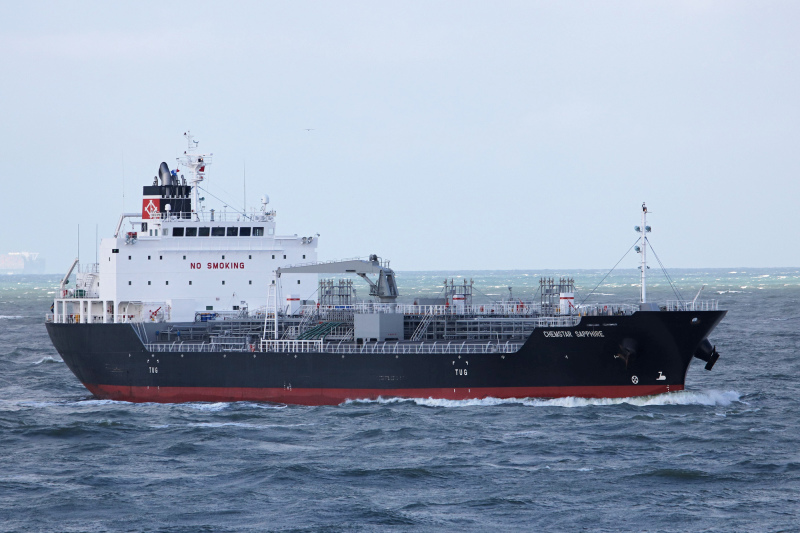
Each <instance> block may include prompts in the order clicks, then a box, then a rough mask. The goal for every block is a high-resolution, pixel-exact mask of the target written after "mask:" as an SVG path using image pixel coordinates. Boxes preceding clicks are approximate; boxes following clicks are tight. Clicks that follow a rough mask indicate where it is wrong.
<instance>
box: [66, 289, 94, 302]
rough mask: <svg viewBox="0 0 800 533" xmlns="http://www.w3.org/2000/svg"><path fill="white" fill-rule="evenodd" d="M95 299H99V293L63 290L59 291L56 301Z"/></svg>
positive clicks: (86, 290)
mask: <svg viewBox="0 0 800 533" xmlns="http://www.w3.org/2000/svg"><path fill="white" fill-rule="evenodd" d="M85 298H89V299H97V298H100V293H98V292H97V291H90V290H88V289H64V290H63V291H59V296H58V298H56V299H57V300H71V299H85Z"/></svg>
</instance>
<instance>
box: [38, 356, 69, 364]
mask: <svg viewBox="0 0 800 533" xmlns="http://www.w3.org/2000/svg"><path fill="white" fill-rule="evenodd" d="M63 362H64V360H63V359H61V358H60V357H59V358H58V359H56V358H55V357H53V356H51V355H48V356H46V357H42V358H41V359H39V360H38V361H36V362H35V363H33V364H34V365H41V364H42V363H63Z"/></svg>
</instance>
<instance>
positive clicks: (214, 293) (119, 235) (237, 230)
mask: <svg viewBox="0 0 800 533" xmlns="http://www.w3.org/2000/svg"><path fill="white" fill-rule="evenodd" d="M185 135H186V137H187V141H188V149H187V151H186V152H185V153H184V156H183V157H182V158H180V159H179V162H180V166H182V167H183V168H184V169H186V171H188V173H189V183H188V184H187V180H186V179H185V178H184V177H183V176H181V175H180V173H179V171H178V170H177V169H176V170H170V169H169V167H168V166H167V165H166V163H162V165H161V168H160V169H159V176H158V177H157V178H156V181H155V182H154V184H153V185H152V186H145V187H144V189H143V199H142V212H141V213H125V214H123V215H121V216H120V222H119V224H118V225H117V230H116V232H115V235H114V236H113V237H109V238H104V239H102V240H101V242H100V249H99V253H98V263H95V264H88V265H78V264H77V260H76V261H75V263H73V265H72V267H71V268H70V270H69V272H68V273H67V275H66V276H65V277H64V279H63V280H62V283H61V287H60V293H59V295H58V297H57V298H56V299H55V302H54V306H53V321H55V322H82V323H94V322H104V323H109V322H129V321H134V322H138V321H170V322H192V321H195V319H196V315H197V313H204V314H207V316H208V317H209V318H218V317H224V316H230V315H236V314H241V313H243V312H244V311H249V313H250V315H251V316H254V315H255V316H258V315H259V314H262V313H264V312H266V308H267V306H268V305H269V306H272V307H273V308H274V299H275V294H276V293H275V292H274V291H276V290H277V289H271V288H270V285H272V284H274V283H275V270H276V269H277V268H278V267H281V266H286V265H292V264H298V263H308V262H314V261H316V260H317V238H318V236H317V235H312V236H307V237H303V236H298V235H296V234H295V235H278V234H277V232H276V224H275V217H276V213H275V211H272V210H268V209H267V204H268V201H269V200H268V198H267V197H266V196H265V197H263V198H262V201H261V208H260V209H259V210H253V211H251V212H249V213H243V212H230V211H227V212H223V213H218V212H216V213H215V211H214V210H213V209H212V210H209V211H204V210H202V209H201V208H200V198H199V192H198V188H199V185H198V184H199V183H200V182H201V181H202V180H203V177H204V174H205V171H206V167H207V166H208V165H209V164H210V163H211V154H200V153H198V152H197V150H196V147H197V143H196V142H195V141H193V139H192V137H191V135H190V134H189V133H188V132H187V133H186V134H185ZM159 179H160V184H159V183H158V181H159ZM76 268H77V281H76V286H75V287H74V288H69V287H67V280H68V279H69V276H70V274H71V273H72V272H73V270H75V269H76ZM317 278H318V277H317V275H316V274H293V275H292V274H287V275H285V276H284V277H283V283H282V286H283V291H282V292H283V293H284V294H285V295H286V296H285V299H287V300H290V299H292V298H296V299H299V298H300V297H301V296H300V295H302V296H303V297H311V295H313V293H314V292H315V291H316V289H317ZM270 294H271V296H270ZM292 301H294V300H292ZM259 311H260V312H259Z"/></svg>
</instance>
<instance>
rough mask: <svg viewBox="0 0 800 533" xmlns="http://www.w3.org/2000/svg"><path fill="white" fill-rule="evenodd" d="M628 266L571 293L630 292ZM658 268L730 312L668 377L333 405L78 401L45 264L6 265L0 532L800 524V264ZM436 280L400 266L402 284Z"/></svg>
mask: <svg viewBox="0 0 800 533" xmlns="http://www.w3.org/2000/svg"><path fill="white" fill-rule="evenodd" d="M456 274H458V276H461V277H458V276H453V277H455V279H456V282H459V281H460V280H461V279H462V278H468V279H469V278H472V279H474V280H475V286H476V289H477V290H478V292H477V293H478V294H484V295H487V296H501V297H502V296H505V295H507V294H508V287H509V286H511V287H512V288H513V289H512V290H513V294H514V296H515V297H523V298H524V297H526V296H527V297H530V296H532V295H533V294H534V292H535V289H536V288H537V287H538V279H539V276H540V275H547V276H557V275H561V274H564V275H572V276H574V277H575V278H576V282H577V284H578V288H579V290H578V294H577V295H576V301H581V300H582V299H584V298H585V297H586V296H587V295H589V293H590V291H591V290H592V289H593V288H594V287H595V286H596V285H597V284H598V282H600V280H601V279H602V277H603V276H604V275H605V272H601V271H573V272H566V271H565V272H546V271H537V272H534V271H530V272H523V271H512V272H487V271H483V272H459V273H456ZM636 275H637V273H636V271H621V272H615V273H613V274H612V275H611V276H609V277H608V278H607V279H606V280H605V282H604V283H603V284H602V285H600V286H599V287H598V288H597V290H596V291H595V292H594V293H593V294H591V296H589V297H588V300H587V301H595V302H635V301H636V298H637V294H638V287H637V286H636V283H637V278H636ZM671 275H672V278H673V280H674V281H675V283H676V286H677V288H678V290H679V291H680V292H681V294H683V296H684V297H686V298H688V299H691V298H693V297H694V295H695V293H696V292H697V291H698V290H699V289H700V287H701V286H702V285H706V287H705V289H704V290H703V292H702V293H701V295H700V298H703V299H707V298H715V299H718V300H719V301H720V305H721V306H722V307H724V308H726V309H728V310H729V313H728V316H727V317H726V318H725V320H724V321H723V322H722V324H721V325H720V326H719V327H718V328H717V330H716V331H715V332H714V333H713V335H712V337H711V339H712V341H713V342H714V343H715V344H716V346H717V349H718V350H719V351H720V352H721V354H722V357H721V358H720V360H719V362H718V363H717V365H716V366H715V367H714V370H713V371H711V372H707V371H705V370H704V369H703V365H702V363H700V362H699V361H696V364H694V365H693V366H692V367H691V368H690V370H689V375H688V378H687V390H686V391H683V392H679V393H672V394H669V395H661V396H653V397H645V398H632V399H615V400H584V399H577V398H566V399H558V400H536V399H517V400H502V401H501V400H493V399H487V400H481V401H441V400H430V399H425V398H419V399H415V400H397V399H392V398H386V399H383V400H381V401H371V402H370V401H358V400H357V399H355V400H353V401H349V402H346V403H344V404H342V405H339V406H332V407H331V406H328V407H298V406H286V405H273V404H256V403H215V404H207V403H193V404H180V405H159V404H129V403H124V402H112V401H100V400H96V399H93V398H92V396H91V395H90V394H89V393H88V391H86V390H85V389H84V388H83V386H82V385H81V384H80V383H79V382H78V381H77V379H76V378H75V377H74V376H73V375H72V374H71V373H70V372H69V370H68V369H67V368H66V366H65V365H64V363H63V362H61V359H60V358H59V356H58V354H57V353H56V351H55V350H54V349H53V347H52V346H51V344H50V342H49V339H48V337H47V333H46V331H45V328H44V325H43V320H44V314H45V313H46V312H47V311H48V309H49V306H50V299H51V298H52V297H53V294H54V289H53V287H54V286H55V285H56V284H57V282H58V278H57V277H55V276H30V277H24V276H8V277H3V278H2V279H0V530H2V531H81V532H83V531H167V532H184V531H185V532H195V531H386V530H401V531H440V530H458V531H496V530H498V529H500V528H502V529H504V530H547V531H576V530H588V531H800V427H798V426H799V424H798V422H800V391H799V390H798V385H797V383H798V377H800V363H798V354H800V328H798V324H799V323H800V269H722V270H699V269H698V270H675V271H672V272H671ZM448 277H450V276H448ZM444 278H445V273H442V272H405V273H398V282H399V286H400V291H401V293H402V294H403V295H404V297H405V298H413V296H416V295H422V294H427V295H431V296H433V295H435V294H436V293H437V292H438V290H439V287H440V284H441V282H442V281H443V280H444ZM652 280H653V281H652V283H651V284H650V286H649V287H650V288H649V294H650V297H651V300H663V299H667V298H671V297H674V296H672V290H671V288H670V287H669V285H668V284H667V283H666V282H665V281H664V278H663V277H662V278H660V279H659V278H658V276H657V274H655V273H653V274H652Z"/></svg>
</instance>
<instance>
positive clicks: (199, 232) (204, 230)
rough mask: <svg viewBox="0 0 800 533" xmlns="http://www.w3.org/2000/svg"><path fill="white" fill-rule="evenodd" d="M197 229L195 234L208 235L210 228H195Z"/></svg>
mask: <svg viewBox="0 0 800 533" xmlns="http://www.w3.org/2000/svg"><path fill="white" fill-rule="evenodd" d="M197 229H198V230H199V231H198V232H197V234H198V235H199V236H201V237H208V236H209V235H211V228H197Z"/></svg>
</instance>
